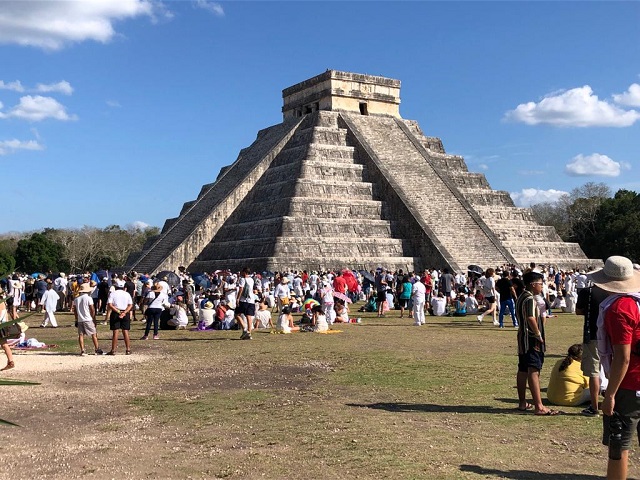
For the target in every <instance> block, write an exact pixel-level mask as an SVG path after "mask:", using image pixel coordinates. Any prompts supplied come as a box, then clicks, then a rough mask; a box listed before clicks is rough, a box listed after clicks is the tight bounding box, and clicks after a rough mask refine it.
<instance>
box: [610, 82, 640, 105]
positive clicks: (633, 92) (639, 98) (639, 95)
mask: <svg viewBox="0 0 640 480" xmlns="http://www.w3.org/2000/svg"><path fill="white" fill-rule="evenodd" d="M613 101H614V102H616V103H619V104H620V105H627V106H629V107H640V84H637V83H633V84H632V85H631V86H630V87H629V89H628V90H627V91H626V92H624V93H620V94H617V95H614V96H613Z"/></svg>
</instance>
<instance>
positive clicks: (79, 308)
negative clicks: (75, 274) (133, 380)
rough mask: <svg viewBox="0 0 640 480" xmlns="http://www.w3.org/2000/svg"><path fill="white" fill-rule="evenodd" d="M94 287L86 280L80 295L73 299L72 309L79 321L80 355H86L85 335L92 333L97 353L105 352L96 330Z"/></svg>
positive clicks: (79, 291)
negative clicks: (92, 296)
mask: <svg viewBox="0 0 640 480" xmlns="http://www.w3.org/2000/svg"><path fill="white" fill-rule="evenodd" d="M92 291H93V287H92V286H91V285H90V284H89V283H88V282H85V283H83V284H82V286H81V287H80V289H79V290H78V293H79V295H78V296H77V297H76V298H74V299H73V305H72V306H71V310H72V311H73V315H74V316H75V318H76V322H78V344H79V345H80V355H85V353H86V352H85V349H84V336H85V335H90V336H91V341H92V342H93V348H94V351H95V354H96V355H102V354H103V353H104V352H103V351H102V350H101V349H100V344H99V343H98V334H97V332H96V309H95V307H94V305H93V299H92V298H91V295H90V294H91V292H92Z"/></svg>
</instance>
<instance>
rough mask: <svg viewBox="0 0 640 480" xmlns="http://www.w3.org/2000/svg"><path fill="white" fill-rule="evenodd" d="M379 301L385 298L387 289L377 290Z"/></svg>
mask: <svg viewBox="0 0 640 480" xmlns="http://www.w3.org/2000/svg"><path fill="white" fill-rule="evenodd" d="M376 298H377V299H378V301H379V302H384V301H386V300H387V291H386V290H378V295H377V296H376Z"/></svg>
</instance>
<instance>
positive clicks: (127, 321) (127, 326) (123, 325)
mask: <svg viewBox="0 0 640 480" xmlns="http://www.w3.org/2000/svg"><path fill="white" fill-rule="evenodd" d="M109 330H131V316H130V315H129V314H128V313H127V314H126V315H125V316H124V318H120V314H119V313H118V312H111V315H109Z"/></svg>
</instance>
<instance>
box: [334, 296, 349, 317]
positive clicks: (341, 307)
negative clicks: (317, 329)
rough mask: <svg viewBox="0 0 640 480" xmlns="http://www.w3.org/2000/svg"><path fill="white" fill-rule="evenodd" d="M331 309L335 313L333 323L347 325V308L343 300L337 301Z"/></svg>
mask: <svg viewBox="0 0 640 480" xmlns="http://www.w3.org/2000/svg"><path fill="white" fill-rule="evenodd" d="M333 308H334V310H335V311H336V320H335V323H349V307H347V305H346V304H345V303H344V301H343V300H337V301H336V303H335V305H334V306H333Z"/></svg>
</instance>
